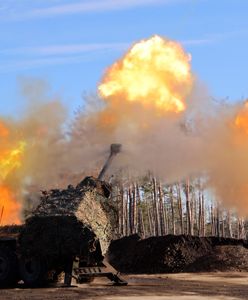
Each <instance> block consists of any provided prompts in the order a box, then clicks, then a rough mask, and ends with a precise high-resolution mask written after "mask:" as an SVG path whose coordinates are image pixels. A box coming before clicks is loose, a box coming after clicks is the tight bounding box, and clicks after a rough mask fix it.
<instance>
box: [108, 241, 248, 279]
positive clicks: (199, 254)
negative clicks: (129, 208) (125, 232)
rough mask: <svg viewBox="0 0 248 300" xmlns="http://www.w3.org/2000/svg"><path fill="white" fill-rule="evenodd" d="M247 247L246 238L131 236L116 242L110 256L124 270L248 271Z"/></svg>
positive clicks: (117, 267) (111, 248) (134, 271)
mask: <svg viewBox="0 0 248 300" xmlns="http://www.w3.org/2000/svg"><path fill="white" fill-rule="evenodd" d="M247 248H248V244H247V241H244V240H236V239H228V238H216V237H196V236H186V235H179V236H175V235H167V236H161V237H150V238H147V239H143V240H142V239H140V237H139V236H138V235H132V236H129V237H124V238H122V239H119V240H115V241H113V242H112V243H111V245H110V247H109V251H108V259H109V262H110V263H111V264H112V265H113V266H114V267H115V268H116V269H117V270H119V271H120V272H123V273H136V274H141V273H147V274H149V273H150V274H152V273H178V272H206V271H208V272H211V271H246V272H247V271H248V249H247Z"/></svg>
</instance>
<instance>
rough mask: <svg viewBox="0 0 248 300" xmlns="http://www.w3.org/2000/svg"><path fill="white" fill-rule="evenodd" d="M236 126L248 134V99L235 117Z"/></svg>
mask: <svg viewBox="0 0 248 300" xmlns="http://www.w3.org/2000/svg"><path fill="white" fill-rule="evenodd" d="M234 123H235V126H236V128H238V129H239V130H240V131H241V132H243V133H245V134H248V101H246V102H245V104H244V106H243V107H242V109H241V110H240V111H239V113H238V114H237V116H236V118H235V122H234Z"/></svg>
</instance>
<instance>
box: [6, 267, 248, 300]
mask: <svg viewBox="0 0 248 300" xmlns="http://www.w3.org/2000/svg"><path fill="white" fill-rule="evenodd" d="M125 278H126V279H127V280H128V281H129V285H128V286H124V287H116V286H110V285H109V284H108V282H107V281H105V280H104V279H97V280H95V281H94V282H93V283H91V284H85V285H78V286H77V287H72V288H61V287H56V288H55V287H51V288H43V289H41V288H39V289H22V288H16V289H2V290H0V299H1V300H2V299H3V300H8V299H11V300H17V299H18V300H19V299H21V300H24V299H25V300H27V299H34V300H38V299H39V300H46V299H63V300H69V299H70V300H74V299H92V300H93V299H94V300H103V299H104V300H125V299H129V300H138V299H140V300H162V299H165V300H166V299H170V300H171V299H173V300H205V299H212V300H217V299H218V300H220V299H225V300H231V299H248V272H247V273H245V272H242V273H238V272H228V273H193V274H192V273H180V274H159V275H128V276H126V277H125Z"/></svg>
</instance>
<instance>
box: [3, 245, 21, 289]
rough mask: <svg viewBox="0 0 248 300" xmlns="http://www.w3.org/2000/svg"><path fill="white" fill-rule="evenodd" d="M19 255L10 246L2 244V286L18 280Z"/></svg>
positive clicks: (10, 284) (13, 283)
mask: <svg viewBox="0 0 248 300" xmlns="http://www.w3.org/2000/svg"><path fill="white" fill-rule="evenodd" d="M17 270H18V264H17V256H16V254H15V252H14V251H13V250H11V249H10V248H8V247H5V246H0V287H8V286H13V285H15V284H16V283H17V281H18V271H17Z"/></svg>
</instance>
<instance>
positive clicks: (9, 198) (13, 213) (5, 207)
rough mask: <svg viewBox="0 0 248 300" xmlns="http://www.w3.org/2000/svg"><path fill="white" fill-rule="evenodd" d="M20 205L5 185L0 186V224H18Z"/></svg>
mask: <svg viewBox="0 0 248 300" xmlns="http://www.w3.org/2000/svg"><path fill="white" fill-rule="evenodd" d="M20 209H21V205H20V203H19V202H17V201H16V199H15V196H14V193H13V192H12V191H11V189H10V188H9V187H7V186H0V224H1V225H4V224H20V223H21V222H20V215H19V214H20Z"/></svg>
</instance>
